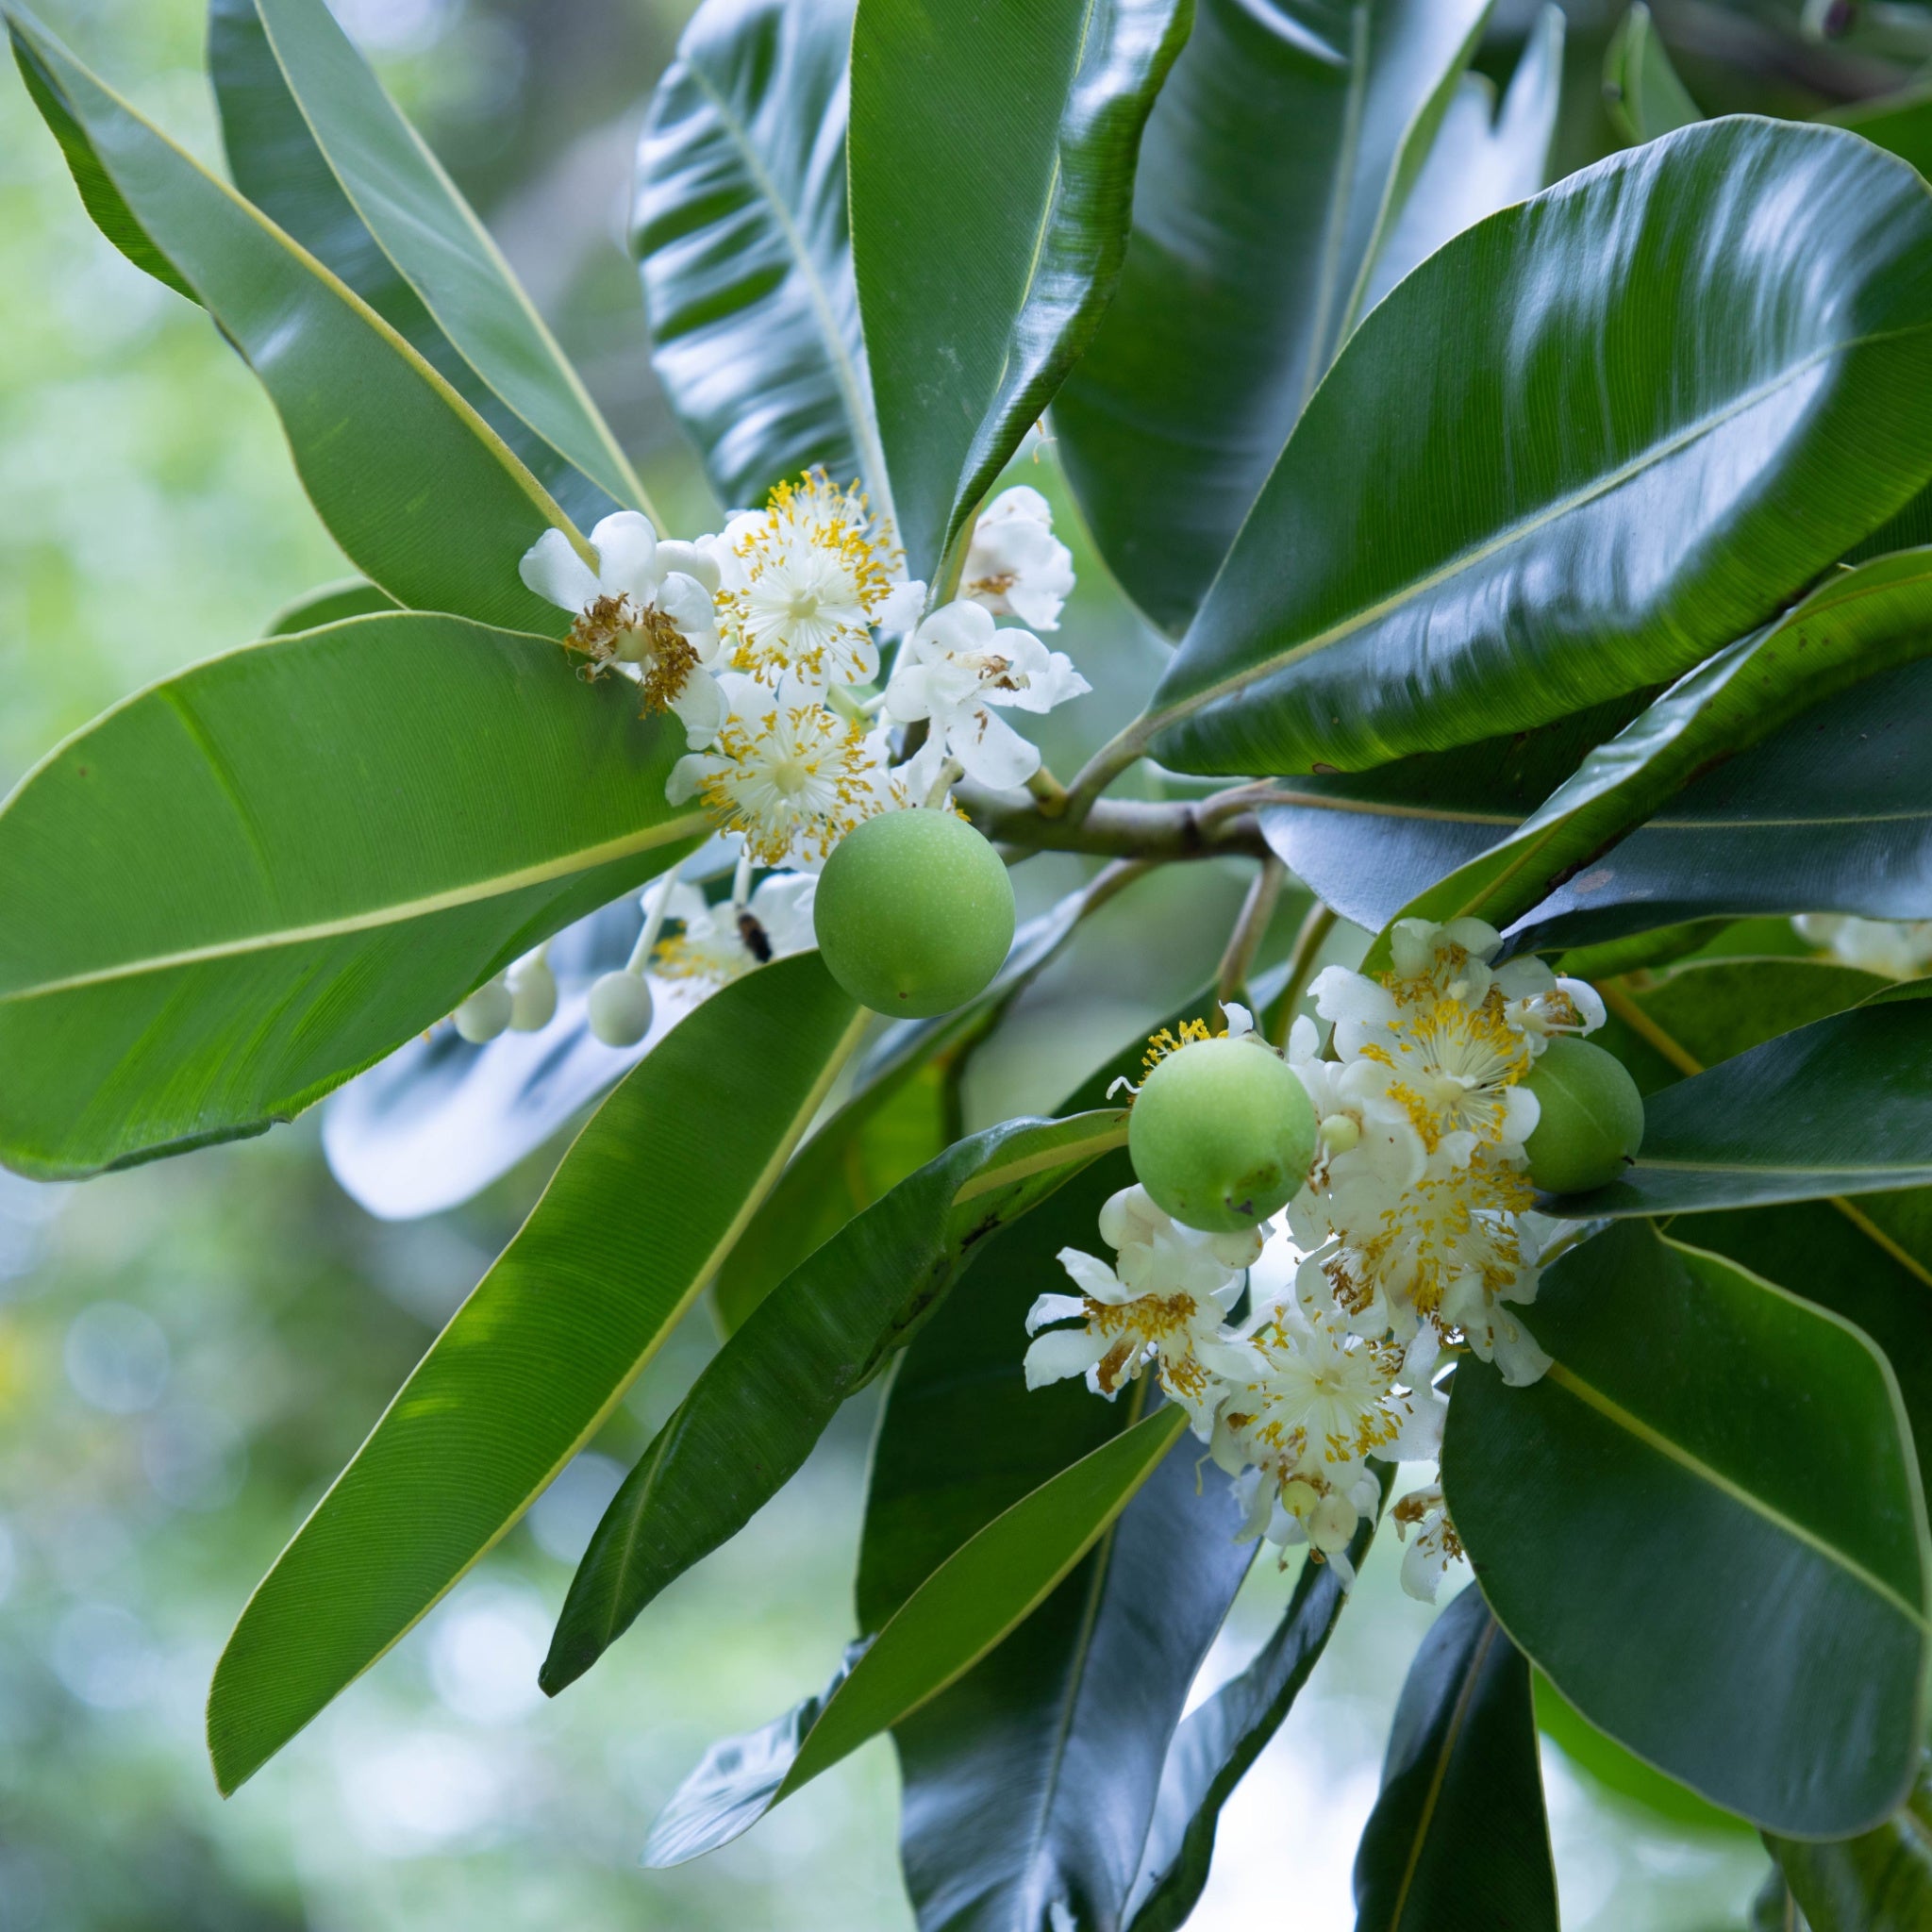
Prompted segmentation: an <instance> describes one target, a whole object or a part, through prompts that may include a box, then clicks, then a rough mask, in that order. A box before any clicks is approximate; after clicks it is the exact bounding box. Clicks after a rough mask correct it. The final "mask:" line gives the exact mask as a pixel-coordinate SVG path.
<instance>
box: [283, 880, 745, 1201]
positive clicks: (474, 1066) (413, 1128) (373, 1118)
mask: <svg viewBox="0 0 1932 1932" xmlns="http://www.w3.org/2000/svg"><path fill="white" fill-rule="evenodd" d="M696 863H697V861H696V860H695V859H694V858H693V859H691V860H687V861H686V864H685V866H684V867H683V868H682V869H681V870H683V871H684V872H686V873H689V871H690V869H691V867H692V866H693V865H695V864H696ZM642 925H643V915H642V913H641V911H640V909H639V907H638V902H637V900H636V899H635V898H633V897H630V896H628V895H626V896H625V898H624V899H622V900H620V901H618V903H617V904H615V905H613V906H605V907H601V908H599V909H598V910H597V911H595V912H593V913H591V916H590V917H589V918H588V919H580V920H578V921H577V922H576V923H575V924H572V925H568V926H566V927H565V928H564V929H563V930H562V931H561V932H560V933H558V935H557V936H556V937H555V938H554V939H553V940H552V941H551V942H550V950H549V954H548V958H549V962H550V970H551V971H552V972H553V973H554V974H556V975H557V991H558V1002H557V1012H556V1014H555V1016H554V1017H553V1018H552V1020H551V1022H550V1024H549V1025H547V1026H545V1027H544V1028H543V1029H542V1031H541V1032H540V1033H516V1032H510V1033H505V1034H502V1035H500V1036H499V1037H498V1038H497V1039H495V1040H492V1041H491V1042H490V1043H489V1044H488V1045H487V1046H472V1045H471V1044H470V1043H469V1041H466V1040H464V1039H463V1038H462V1037H461V1036H460V1035H459V1034H458V1032H457V1030H456V1028H455V1027H453V1026H439V1027H437V1028H435V1029H434V1030H433V1031H432V1032H430V1033H428V1034H426V1035H425V1036H423V1037H421V1038H416V1039H410V1040H406V1041H404V1042H403V1043H402V1045H401V1046H399V1047H398V1048H397V1049H396V1050H395V1052H394V1053H392V1054H391V1055H390V1056H389V1058H387V1059H385V1060H383V1061H382V1062H381V1063H380V1064H379V1065H376V1066H374V1067H371V1068H370V1069H369V1071H368V1072H367V1073H365V1074H360V1075H359V1076H358V1078H356V1079H355V1080H352V1081H351V1082H350V1083H349V1085H348V1086H346V1087H345V1088H343V1089H342V1090H341V1092H339V1093H335V1094H332V1095H330V1097H329V1100H328V1104H327V1106H326V1107H325V1108H324V1110H323V1116H322V1146H323V1152H324V1153H325V1155H326V1156H327V1157H328V1164H329V1171H330V1173H332V1174H334V1175H335V1177H336V1179H337V1180H338V1181H339V1182H340V1183H341V1186H342V1188H343V1190H344V1191H346V1192H347V1193H348V1194H349V1195H350V1196H351V1198H352V1199H354V1200H355V1201H356V1203H357V1204H358V1206H359V1207H362V1208H367V1209H368V1210H369V1212H370V1213H372V1214H375V1215H378V1216H380V1217H381V1218H382V1219H383V1220H385V1221H413V1220H416V1219H418V1218H419V1217H421V1216H423V1215H425V1214H440V1213H441V1212H442V1211H443V1209H445V1208H454V1207H456V1206H457V1205H458V1203H460V1202H463V1201H467V1200H469V1199H471V1198H472V1197H473V1196H474V1195H475V1194H478V1193H480V1192H481V1191H483V1189H485V1188H486V1187H488V1186H489V1185H490V1184H491V1182H492V1181H494V1180H496V1179H498V1178H500V1177H501V1176H502V1175H504V1174H508V1172H509V1171H510V1169H511V1168H513V1167H514V1166H515V1165H516V1164H517V1163H518V1161H520V1160H523V1159H525V1158H526V1157H528V1156H529V1155H531V1154H534V1153H535V1152H536V1151H537V1150H538V1149H539V1148H540V1147H541V1146H543V1145H544V1143H545V1142H546V1141H550V1140H551V1139H552V1138H553V1137H554V1136H556V1135H558V1134H559V1133H561V1132H562V1131H563V1129H564V1128H565V1127H567V1126H569V1125H570V1124H571V1123H572V1122H573V1121H575V1120H576V1119H577V1118H578V1117H579V1116H580V1115H581V1114H582V1113H583V1111H584V1109H585V1108H588V1107H590V1106H591V1104H592V1103H593V1102H595V1101H597V1100H599V1099H601V1098H602V1097H603V1095H604V1094H605V1093H607V1092H608V1091H609V1090H610V1089H611V1088H612V1087H614V1086H616V1085H617V1083H618V1081H620V1080H621V1079H623V1077H624V1076H625V1074H627V1073H629V1071H630V1070H631V1068H632V1067H634V1066H635V1065H636V1064H637V1063H638V1061H639V1060H641V1058H643V1057H644V1055H645V1054H647V1053H649V1052H650V1050H651V1049H652V1048H653V1047H654V1046H656V1045H657V1043H658V1041H660V1040H662V1039H663V1038H664V1036H665V1035H666V1034H667V1033H668V1032H670V1030H671V1029H672V1027H674V1026H675V1025H676V1024H677V1023H678V1022H679V1021H680V1020H682V1019H683V1018H684V1017H685V1015H686V1014H687V1013H689V1012H690V1011H691V1008H693V1007H694V1006H695V1005H696V1004H697V1002H698V998H699V996H700V991H701V990H700V989H699V988H697V987H695V986H694V985H693V984H692V983H691V982H690V981H679V982H673V983H671V984H668V985H667V984H666V983H665V982H663V981H661V980H659V981H656V982H654V984H653V987H652V997H653V1001H654V1003H655V1010H654V1012H653V1015H652V1020H651V1030H650V1031H649V1032H648V1033H647V1034H646V1035H645V1036H644V1038H643V1039H642V1040H641V1041H639V1042H638V1043H637V1045H636V1046H634V1047H615V1046H606V1045H605V1044H604V1042H603V1041H600V1040H598V1039H597V1038H596V1036H595V1035H594V1034H592V1033H591V1024H590V1017H589V1013H588V1011H587V1007H588V1002H589V994H590V991H591V983H592V982H593V981H594V980H595V979H597V978H598V977H599V976H600V975H601V974H606V973H612V972H615V971H616V970H617V969H618V968H619V967H621V966H623V965H624V964H625V961H626V960H628V959H629V958H630V956H631V951H632V948H633V947H635V946H636V944H637V941H638V934H639V932H640V931H641V928H642ZM706 990H708V989H706Z"/></svg>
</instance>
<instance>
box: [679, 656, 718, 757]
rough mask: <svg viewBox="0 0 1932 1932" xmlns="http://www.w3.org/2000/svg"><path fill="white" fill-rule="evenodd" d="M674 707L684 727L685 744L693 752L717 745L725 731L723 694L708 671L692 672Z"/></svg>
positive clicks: (716, 681)
mask: <svg viewBox="0 0 1932 1932" xmlns="http://www.w3.org/2000/svg"><path fill="white" fill-rule="evenodd" d="M671 708H672V710H673V711H675V713H676V714H677V717H678V720H679V722H680V723H682V724H683V725H684V736H685V742H686V743H687V744H689V745H690V746H691V750H692V751H702V750H704V748H705V747H706V746H707V745H708V744H711V743H713V742H715V741H716V739H717V736H718V734H719V732H721V731H722V730H724V719H725V715H726V713H725V708H724V692H723V691H720V690H719V689H718V680H717V679H716V678H715V677H713V676H712V675H711V674H710V673H709V672H708V671H693V672H692V673H691V675H690V676H689V677H687V678H686V679H685V680H684V689H683V690H682V691H679V692H678V693H677V695H676V696H675V698H673V699H672V700H671Z"/></svg>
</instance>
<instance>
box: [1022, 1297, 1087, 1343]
mask: <svg viewBox="0 0 1932 1932" xmlns="http://www.w3.org/2000/svg"><path fill="white" fill-rule="evenodd" d="M1086 1315H1087V1304H1086V1302H1085V1300H1084V1299H1082V1297H1080V1296H1079V1295H1077V1294H1042V1295H1036V1296H1035V1297H1034V1302H1033V1306H1032V1307H1030V1308H1028V1309H1027V1310H1026V1332H1027V1334H1029V1335H1037V1334H1038V1333H1039V1332H1040V1331H1041V1329H1042V1328H1044V1327H1045V1326H1046V1324H1048V1323H1049V1322H1067V1321H1072V1320H1074V1319H1075V1318H1076V1317H1077V1318H1078V1319H1080V1320H1083V1321H1084V1320H1085V1319H1086Z"/></svg>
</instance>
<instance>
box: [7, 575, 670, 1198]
mask: <svg viewBox="0 0 1932 1932" xmlns="http://www.w3.org/2000/svg"><path fill="white" fill-rule="evenodd" d="M674 740H675V741H674ZM682 749H683V734H682V733H681V732H677V733H670V732H667V731H666V730H665V729H664V728H663V727H662V725H661V724H660V723H658V722H645V721H641V720H640V719H639V717H638V715H637V701H636V697H635V694H634V693H633V692H631V691H629V690H628V689H627V688H625V687H619V686H617V685H615V684H614V683H613V684H611V685H609V686H587V685H585V684H584V683H582V682H581V681H580V680H579V679H578V678H577V677H576V675H575V673H574V672H573V671H572V669H571V667H570V665H569V664H568V663H567V662H566V661H565V658H564V655H563V653H562V652H561V651H559V650H558V648H557V646H556V645H555V644H553V643H550V642H547V641H544V640H543V639H541V638H533V637H525V636H521V635H517V634H513V633H509V632H505V631H492V630H488V629H485V628H484V627H483V626H481V625H474V624H466V623H464V622H462V621H461V620H460V619H458V618H450V617H438V616H434V615H429V614H416V613H406V612H400V611H398V612H395V613H393V614H391V615H389V616H377V617H360V618H352V619H350V620H348V621H347V622H345V623H342V624H338V625H330V626H328V627H327V628H326V629H323V630H317V631H309V632H307V633H305V634H303V635H301V636H297V637H291V638H280V639H276V640H275V641H272V642H269V643H265V644H258V645H254V646H251V647H249V648H248V649H245V650H241V651H235V652H231V653H230V654H229V655H228V656H226V657H223V658H212V659H210V660H209V661H208V662H207V663H205V664H201V665H197V666H196V667H194V668H193V669H192V670H189V671H185V672H183V673H181V674H180V675H178V676H175V677H171V678H167V679H165V680H164V681H163V682H161V683H160V684H158V685H155V686H152V687H151V688H150V689H149V690H147V691H142V692H141V693H140V694H138V695H137V696H135V697H133V698H130V699H129V700H127V702H126V703H125V704H123V705H121V706H120V707H118V708H116V709H114V710H112V711H109V712H108V714H107V716H106V717H104V718H102V719H101V720H99V721H98V722H97V723H96V724H92V725H91V726H90V727H89V728H88V729H87V730H85V731H83V732H81V733H80V734H78V735H77V736H76V737H74V738H71V739H69V740H68V741H67V742H66V743H65V744H63V745H61V746H60V747H59V748H58V750H56V751H55V752H53V753H52V754H51V755H50V756H49V757H48V758H46V759H44V760H43V761H42V764H41V765H40V766H39V767H38V768H37V769H36V770H35V771H33V772H32V773H30V774H28V775H27V777H26V778H25V779H24V780H23V781H22V783H21V785H20V787H19V789H18V790H17V791H15V792H14V793H13V795H12V797H11V798H10V799H9V800H8V802H7V804H6V806H5V808H0V899H4V901H5V903H6V904H7V906H8V908H10V911H9V917H8V919H7V920H6V921H4V922H0V1061H4V1062H5V1064H6V1065H7V1067H8V1078H7V1079H6V1080H5V1081H4V1082H0V1156H4V1158H6V1160H7V1161H8V1163H9V1164H10V1165H13V1166H16V1167H18V1168H20V1169H21V1170H22V1171H23V1172H26V1173H31V1174H43V1175H45V1174H85V1173H89V1172H92V1171H93V1170H95V1169H97V1168H102V1167H110V1166H114V1165H117V1164H121V1163H125V1162H126V1161H129V1160H133V1159H139V1158H143V1157H146V1156H149V1155H153V1154H158V1153H164V1152H168V1151H172V1150H177V1149H180V1148H184V1147H190V1146H194V1145H198V1144H200V1143H201V1142H203V1141H214V1140H225V1139H232V1138H233V1137H234V1136H236V1135H238V1134H247V1133H254V1132H258V1131H259V1130H260V1129H261V1128H263V1127H265V1126H267V1125H268V1124H270V1123H271V1122H272V1121H276V1120H287V1119H289V1118H290V1117H291V1116H292V1115H293V1114H295V1113H297V1112H299V1111H300V1110H301V1109H302V1108H305V1107H307V1106H308V1105H309V1104H310V1103H311V1102H312V1101H315V1100H318V1099H320V1098H321V1097H322V1095H323V1094H325V1093H326V1092H327V1091H329V1090H330V1089H331V1088H334V1087H337V1086H339V1085H341V1082H342V1081H343V1080H345V1079H347V1078H348V1077H349V1075H350V1074H355V1073H358V1072H359V1071H360V1070H361V1069H362V1068H363V1067H366V1066H368V1065H370V1064H371V1063H372V1062H373V1061H375V1060H376V1059H379V1058H382V1056H383V1055H385V1054H386V1053H388V1052H389V1051H390V1050H391V1048H393V1047H394V1046H396V1045H397V1044H398V1043H399V1042H400V1041H404V1040H407V1039H408V1037H409V1036H410V1035H411V1034H413V1033H417V1032H420V1031H421V1030H422V1029H423V1028H424V1027H425V1026H428V1025H430V1024H433V1023H434V1022H435V1021H436V1020H438V1019H440V1018H441V1016H442V1015H444V1014H445V1013H447V1012H449V1011H450V1010H451V1008H453V1007H455V1006H456V1004H457V1003H458V1001H459V1000H460V999H461V998H462V997H463V996H464V994H465V993H467V992H468V991H470V990H471V988H473V987H474V986H475V985H476V984H477V983H478V982H479V981H480V980H482V979H484V978H486V977H487V976H488V975H489V974H491V973H492V972H495V971H496V970H498V969H499V968H500V967H502V966H503V965H505V964H506V963H508V960H510V959H511V958H515V957H516V956H517V955H518V954H519V953H521V952H523V951H525V949H527V948H528V947H530V946H533V945H535V944H536V943H537V941H539V940H541V939H542V938H543V937H544V935H545V934H546V933H549V932H551V931H554V930H555V929H556V928H557V927H558V926H560V925H563V924H568V923H569V922H570V921H571V920H573V919H575V918H576V917H578V916H580V915H581V914H582V913H583V912H585V911H588V910H589V909H590V908H592V907H594V906H597V905H600V904H602V903H603V902H605V901H607V900H608V899H609V898H610V897H612V895H613V894H615V893H616V892H619V891H625V890H627V889H629V888H632V887H635V886H637V885H640V884H641V883H642V881H643V880H645V879H646V878H648V877H650V876H651V875H652V874H654V873H655V872H657V871H658V870H659V869H660V868H661V867H662V866H663V865H664V864H665V863H666V862H667V861H668V860H670V859H671V858H675V856H676V855H677V854H678V852H679V851H680V850H681V849H682V848H683V847H685V846H686V845H688V844H689V843H690V842H691V841H693V840H694V839H695V838H697V837H700V836H702V834H703V832H704V830H705V828H706V826H705V821H704V820H703V818H702V815H693V814H692V813H691V811H690V810H689V809H685V810H683V811H674V808H672V807H671V806H670V805H668V804H667V803H666V802H665V798H664V780H665V776H666V774H667V773H668V772H669V771H670V768H671V765H672V763H673V761H674V760H675V758H677V757H678V755H679V754H680V752H681V751H682Z"/></svg>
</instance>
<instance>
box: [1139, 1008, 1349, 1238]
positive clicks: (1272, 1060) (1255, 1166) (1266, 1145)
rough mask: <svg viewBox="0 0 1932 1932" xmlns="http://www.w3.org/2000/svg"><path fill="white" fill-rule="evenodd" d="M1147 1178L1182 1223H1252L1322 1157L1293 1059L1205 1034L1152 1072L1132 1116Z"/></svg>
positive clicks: (1282, 1202)
mask: <svg viewBox="0 0 1932 1932" xmlns="http://www.w3.org/2000/svg"><path fill="white" fill-rule="evenodd" d="M1127 1152H1128V1155H1129V1157H1130V1158H1132V1160H1133V1163H1134V1173H1135V1174H1136V1175H1137V1176H1138V1177H1139V1179H1140V1182H1141V1186H1142V1187H1143V1188H1145V1189H1146V1190H1147V1191H1148V1193H1149V1194H1150V1195H1151V1196H1152V1197H1153V1199H1154V1202H1155V1204H1156V1206H1158V1207H1160V1208H1165V1209H1166V1210H1167V1212H1168V1213H1169V1214H1171V1215H1173V1216H1174V1219H1175V1220H1176V1221H1178V1222H1179V1223H1180V1224H1182V1225H1183V1226H1184V1227H1195V1228H1202V1229H1205V1230H1206V1231H1207V1232H1208V1233H1210V1234H1239V1233H1245V1232H1248V1231H1250V1230H1252V1229H1253V1228H1254V1227H1255V1226H1256V1225H1257V1224H1258V1223H1260V1222H1262V1221H1265V1220H1266V1219H1267V1218H1268V1217H1269V1215H1271V1214H1274V1213H1275V1212H1276V1211H1277V1210H1278V1209H1280V1208H1283V1207H1285V1206H1286V1205H1287V1204H1288V1202H1289V1201H1290V1200H1291V1198H1292V1197H1293V1195H1294V1193H1295V1191H1296V1190H1297V1189H1299V1188H1300V1186H1301V1184H1302V1183H1303V1182H1304V1181H1305V1180H1306V1179H1307V1175H1308V1166H1309V1163H1310V1162H1311V1161H1312V1160H1313V1159H1314V1158H1315V1109H1314V1108H1313V1107H1312V1106H1310V1105H1309V1102H1308V1095H1307V1089H1306V1088H1305V1087H1303V1085H1302V1083H1301V1082H1300V1080H1298V1079H1297V1078H1296V1077H1295V1075H1294V1074H1293V1073H1292V1072H1291V1070H1290V1068H1289V1066H1288V1064H1287V1062H1286V1061H1285V1060H1283V1059H1282V1058H1280V1057H1279V1056H1278V1055H1276V1054H1274V1052H1272V1051H1271V1050H1270V1049H1269V1048H1267V1047H1265V1046H1262V1045H1259V1044H1257V1043H1256V1042H1255V1041H1248V1040H1227V1039H1222V1040H1198V1041H1192V1042H1191V1043H1190V1044H1189V1045H1187V1046H1183V1047H1181V1048H1180V1049H1179V1050H1178V1051H1177V1052H1174V1053H1171V1054H1169V1055H1168V1056H1167V1058H1165V1059H1163V1060H1161V1061H1160V1062H1159V1064H1158V1065H1157V1066H1156V1067H1155V1069H1154V1071H1153V1072H1152V1073H1151V1074H1148V1075H1147V1078H1146V1080H1145V1081H1144V1083H1143V1084H1142V1085H1141V1091H1140V1093H1139V1094H1138V1095H1137V1096H1136V1098H1135V1101H1134V1110H1133V1112H1132V1113H1131V1114H1129V1115H1128V1116H1127Z"/></svg>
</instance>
